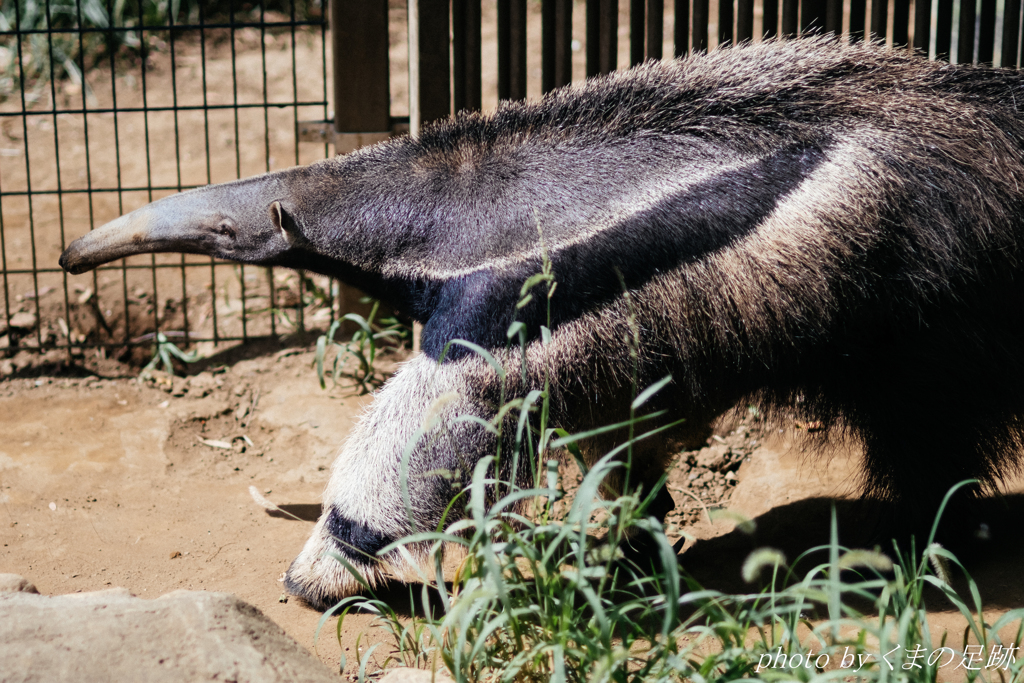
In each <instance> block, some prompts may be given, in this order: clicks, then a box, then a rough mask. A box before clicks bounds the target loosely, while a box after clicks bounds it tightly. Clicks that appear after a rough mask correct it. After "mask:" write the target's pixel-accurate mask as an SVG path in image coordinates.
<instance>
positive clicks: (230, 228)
mask: <svg viewBox="0 0 1024 683" xmlns="http://www.w3.org/2000/svg"><path fill="white" fill-rule="evenodd" d="M217 234H218V235H224V236H226V237H234V236H235V226H234V225H232V224H231V221H227V220H225V221H221V222H220V223H218V224H217Z"/></svg>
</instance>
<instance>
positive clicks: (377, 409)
mask: <svg viewBox="0 0 1024 683" xmlns="http://www.w3.org/2000/svg"><path fill="white" fill-rule="evenodd" d="M1022 83H1024V79H1022V77H1021V76H1020V74H1019V73H1018V72H1016V71H1011V70H997V69H986V68H976V67H971V66H963V65H956V66H951V65H948V64H939V63H932V62H928V61H925V60H923V59H920V58H918V57H914V56H911V55H909V54H908V53H907V52H905V51H892V50H887V49H885V48H883V47H880V46H876V45H871V44H859V45H855V46H846V45H842V44H840V43H839V42H836V41H834V40H830V39H823V38H822V39H811V40H800V41H788V42H769V43H762V44H759V45H753V46H750V45H748V46H741V47H737V48H732V49H722V50H717V51H714V52H712V53H710V54H706V55H695V56H693V57H690V58H688V59H685V60H681V61H672V62H657V63H648V64H645V65H642V66H640V67H637V68H634V69H632V70H630V71H625V72H619V73H615V74H612V75H610V76H606V77H601V78H596V79H592V80H589V81H587V82H586V83H583V84H580V85H576V86H572V87H568V88H564V89H562V90H559V91H557V92H554V93H552V94H550V95H548V96H546V97H545V98H544V99H543V100H542V101H540V102H535V103H504V104H502V105H501V106H500V107H499V108H498V110H497V111H496V112H495V113H493V114H490V115H479V114H462V115H459V116H457V117H455V118H454V119H452V120H449V121H445V122H442V123H439V124H436V125H434V126H430V127H427V128H426V129H425V130H424V131H423V133H422V134H421V135H420V136H419V137H417V138H412V137H406V138H401V139H396V140H392V141H389V142H386V143H383V144H380V145H376V146H374V147H372V148H368V149H364V150H360V151H358V152H355V153H353V154H350V155H347V156H344V157H339V158H336V159H331V160H327V161H323V162H319V163H316V164H313V165H311V166H308V167H302V168H297V169H290V170H287V171H281V172H277V173H271V174H267V175H264V176H259V177H257V178H252V179H248V180H243V181H238V182H235V183H227V184H224V185H218V186H212V187H209V188H202V189H199V190H195V191H192V192H187V193H183V194H181V195H177V196H174V197H169V198H167V199H163V200H160V201H158V202H155V203H154V204H152V205H149V206H147V207H143V208H142V209H139V210H138V211H136V212H133V213H132V214H129V215H127V216H124V217H122V218H120V219H118V220H117V221H114V222H113V223H111V224H108V226H105V227H103V228H100V229H99V230H97V231H95V232H93V233H90V234H89V235H87V236H86V237H84V238H82V239H81V240H79V241H76V242H75V243H73V244H72V245H71V246H70V247H69V248H68V250H67V251H66V252H65V254H64V255H63V256H62V258H61V264H62V265H63V266H64V267H65V268H67V269H68V270H69V271H70V272H82V271H83V270H87V269H90V268H92V267H95V266H96V265H98V264H99V263H102V262H106V261H109V260H111V259H113V258H118V257H120V256H125V255H128V254H132V253H142V252H149V251H194V252H199V253H209V254H213V255H216V256H219V257H222V258H228V259H233V260H237V261H242V262H247V263H261V264H265V265H283V266H289V267H295V268H304V269H307V270H313V271H316V272H320V273H324V274H327V275H332V276H335V277H338V278H340V279H342V280H345V281H347V282H350V283H352V284H355V285H357V286H360V287H362V288H364V289H365V290H366V291H368V292H369V293H371V294H373V295H376V296H378V297H382V298H385V299H387V300H389V301H390V302H391V303H392V304H393V305H395V306H396V307H397V308H398V309H399V310H400V311H402V312H404V313H406V314H408V315H410V316H411V317H413V318H414V319H416V320H419V321H420V322H422V323H423V324H424V337H423V338H424V350H425V354H423V355H420V356H417V357H414V358H413V359H412V360H410V361H409V362H408V363H407V364H406V365H405V366H403V367H402V368H401V369H400V370H399V372H398V373H397V374H396V376H395V377H394V378H392V379H391V380H389V381H388V382H387V383H386V384H385V386H384V387H383V388H382V390H381V391H380V392H379V394H378V395H377V397H376V399H375V401H374V403H373V404H372V405H371V407H370V408H369V410H368V412H367V414H366V415H365V416H364V418H363V420H362V422H361V423H360V424H359V425H358V427H357V428H356V429H355V430H354V432H353V434H352V436H351V437H350V438H349V440H348V442H347V443H346V445H345V447H344V449H343V451H342V453H341V455H340V456H339V457H338V459H337V461H336V462H335V465H334V469H333V471H332V476H331V480H330V483H329V484H328V487H327V490H326V492H325V495H324V515H323V516H322V518H321V519H320V521H319V522H318V523H317V526H316V528H315V529H314V532H313V535H312V537H311V538H310V540H309V541H308V543H307V544H306V546H305V548H304V549H303V551H302V553H301V554H300V555H299V557H298V558H297V559H296V560H295V562H294V563H293V564H292V567H291V569H290V570H289V572H288V580H287V584H288V586H289V589H290V590H292V591H293V592H295V593H297V594H299V595H301V596H303V597H305V598H306V599H307V600H309V601H310V603H312V604H314V605H317V606H320V607H323V606H327V605H329V604H331V603H332V601H333V600H335V599H337V598H339V597H342V596H344V595H347V594H349V593H351V592H353V591H356V590H358V585H357V584H356V583H355V581H353V580H352V579H351V577H349V576H348V574H347V572H346V570H344V569H343V568H342V567H341V565H340V564H339V563H337V562H336V561H334V560H332V559H330V558H325V555H324V554H325V553H326V552H328V551H337V552H341V553H343V554H344V555H346V556H348V557H349V559H350V561H351V562H352V563H353V564H355V565H356V566H357V567H358V568H359V569H360V570H362V571H363V572H364V573H366V574H367V575H368V576H369V577H370V579H371V580H372V581H376V580H378V579H381V578H383V577H385V576H387V575H389V574H393V575H398V576H405V577H409V576H412V575H413V574H412V572H413V571H414V568H415V565H416V563H417V562H419V561H421V560H422V557H412V560H411V561H409V560H406V559H402V558H401V557H400V556H399V555H398V554H396V553H391V554H390V555H388V556H387V557H384V558H381V560H380V561H376V562H375V561H371V560H368V559H367V558H366V556H365V554H364V553H367V552H369V553H370V554H372V553H373V552H374V551H375V550H376V549H379V548H380V547H383V545H384V544H386V543H387V542H388V541H390V540H392V539H395V538H398V537H401V536H402V535H404V534H407V533H408V532H409V531H411V530H412V528H413V525H412V524H411V523H410V521H409V519H408V516H407V514H406V507H405V502H404V501H403V499H402V495H401V485H400V471H401V461H402V457H403V454H404V453H405V450H406V444H407V443H408V442H409V440H410V439H411V438H413V437H414V435H416V434H417V433H419V431H418V430H425V434H424V435H423V436H421V437H420V439H419V441H418V442H417V445H416V447H415V448H413V449H412V451H411V452H410V456H409V470H408V472H409V478H408V481H409V487H410V503H411V505H412V508H413V510H414V519H415V523H416V524H415V525H416V528H418V529H428V528H432V527H434V526H436V524H437V523H438V521H439V520H440V519H441V515H442V512H443V510H444V509H445V506H446V505H447V504H448V502H449V501H450V500H451V498H452V497H453V496H454V495H455V493H456V492H457V491H458V490H459V487H460V486H461V484H462V480H460V479H459V478H458V477H456V478H455V479H454V480H453V479H452V478H451V477H445V476H442V475H441V474H439V472H441V471H449V472H451V471H456V472H460V473H461V476H462V477H465V476H467V474H468V472H471V471H472V465H473V464H474V463H475V462H476V461H477V460H479V458H480V457H482V456H484V455H486V454H488V453H491V452H493V447H494V443H493V438H492V437H491V436H489V435H488V433H487V431H486V430H484V429H482V428H480V427H479V426H476V425H475V423H472V422H466V421H459V420H458V419H457V418H458V416H460V415H464V414H470V415H476V416H478V417H482V418H485V419H489V418H490V417H492V416H493V415H494V411H495V410H496V408H497V405H496V403H497V401H498V399H499V396H500V391H499V381H498V379H497V376H496V375H495V374H494V372H493V371H492V370H491V369H490V368H489V366H488V365H487V364H486V363H485V362H484V361H483V360H482V359H481V358H479V357H478V356H476V355H474V354H472V353H469V352H466V351H465V350H464V347H454V350H453V351H452V352H450V353H449V355H448V356H447V357H446V358H445V359H444V361H443V362H441V363H438V362H437V360H436V359H437V358H439V357H440V355H441V351H442V349H443V348H444V347H445V345H446V344H447V343H448V342H449V341H451V340H452V339H467V340H469V341H472V342H475V343H477V344H479V345H481V346H484V347H485V348H488V349H489V350H491V351H492V352H493V353H495V354H496V355H497V357H498V358H499V360H501V361H502V363H503V364H504V365H505V367H506V368H508V369H509V372H508V377H509V378H510V379H509V381H510V385H509V386H508V387H507V392H506V396H507V397H508V398H511V397H515V396H524V395H525V394H526V392H527V391H529V390H531V389H537V388H541V387H542V386H543V380H544V378H545V377H546V378H547V379H549V380H550V382H551V398H552V408H553V420H554V422H555V423H556V424H560V425H562V426H564V427H566V428H567V429H570V430H576V429H583V428H586V427H589V426H594V425H597V424H602V423H604V422H606V421H612V420H620V419H622V418H624V417H625V416H626V414H627V413H628V406H629V403H630V400H631V399H632V396H633V385H632V383H633V374H634V370H635V371H636V374H637V378H638V384H639V385H640V386H641V387H642V386H646V385H648V384H650V383H652V382H655V381H657V380H659V379H661V378H662V377H664V376H665V375H668V374H671V375H672V377H673V382H672V383H671V384H670V385H669V386H668V387H666V388H665V389H664V390H663V391H662V392H660V393H659V394H658V396H657V398H656V399H655V401H653V402H652V404H651V405H650V406H649V407H650V408H667V409H668V410H669V411H670V413H671V415H673V416H678V417H685V418H687V419H688V420H689V422H688V424H702V423H704V422H706V421H707V420H709V419H711V418H713V417H714V416H715V415H718V414H720V413H722V412H723V411H726V410H728V409H729V408H730V407H731V406H733V405H734V404H735V403H736V402H737V401H739V400H752V401H757V402H758V403H759V404H760V405H761V406H762V407H763V408H765V409H766V410H767V411H768V412H769V413H771V411H772V410H779V409H785V410H798V411H799V412H801V413H802V414H805V415H807V416H808V417H809V418H812V419H817V420H821V421H822V422H824V423H825V424H826V425H828V426H829V427H831V428H833V429H834V430H835V431H842V430H846V431H847V432H849V433H852V434H854V435H856V436H858V437H859V438H860V439H861V440H862V441H863V443H864V446H865V480H866V485H867V489H868V491H869V492H870V493H871V494H873V495H876V496H878V497H881V498H884V499H888V500H891V501H894V502H896V503H898V504H900V505H902V506H903V509H905V510H909V511H912V512H913V513H916V514H919V515H923V516H925V517H929V518H930V515H931V514H932V512H933V510H934V508H935V506H936V504H937V502H938V500H939V499H940V498H941V496H942V495H943V493H944V492H945V491H946V490H947V488H948V487H949V486H950V485H952V484H954V483H956V482H958V481H960V480H962V479H966V478H970V477H977V478H979V479H980V480H981V481H982V482H983V484H984V485H985V486H987V487H993V486H995V485H996V484H997V482H998V481H999V480H1000V478H1001V477H1003V476H1004V475H1006V474H1008V473H1013V472H1017V471H1018V470H1019V469H1020V464H1021V458H1020V446H1021V440H1022V439H1021V437H1022V425H1021V422H1020V419H1021V418H1020V416H1021V415H1022V413H1024V393H1022V392H1021V391H1020V389H1019V387H1020V386H1021V385H1022V381H1024V348H1022V347H1024V341H1022V340H1024V289H1022V274H1021V271H1020V267H1019V261H1020V258H1021V253H1020V251H1021V245H1022V231H1024V219H1022V212H1021V208H1022V206H1021V204H1022V201H1024V193H1022V187H1024V186H1022V182H1021V181H1022V180H1024V166H1022V140H1024V120H1022V116H1021V114H1020V112H1019V110H1018V106H1017V102H1018V100H1020V99H1021V97H1022V95H1024V91H1022ZM545 258H548V259H550V262H551V265H552V268H553V274H554V278H555V281H556V282H557V283H558V284H557V288H556V290H555V291H554V294H553V296H552V297H551V298H550V300H548V299H547V298H546V297H545V296H544V292H545V291H546V290H544V289H543V288H541V289H539V290H537V292H536V294H537V295H536V296H535V297H534V300H533V301H532V302H531V303H530V304H529V305H527V306H526V307H524V308H521V309H517V308H516V303H517V301H518V300H519V297H520V287H521V285H522V284H523V282H524V281H525V280H526V278H527V277H529V276H530V275H533V274H534V273H536V272H538V271H539V270H540V268H541V265H542V262H543V260H544V259H545ZM623 285H625V287H626V290H627V291H628V297H626V296H624V293H623V289H622V287H623ZM549 302H550V306H551V308H550V315H551V328H552V336H551V341H550V343H549V344H547V345H543V344H542V343H541V341H540V337H539V335H540V329H541V325H542V324H543V323H546V322H547V315H548V308H547V304H548V303H549ZM516 319H519V320H522V321H523V322H524V323H525V325H526V328H525V329H526V335H527V341H528V344H527V347H526V353H527V357H528V361H529V368H530V370H529V372H528V373H527V377H526V380H525V381H522V379H521V378H520V377H519V373H518V371H517V368H518V367H519V363H520V360H521V359H520V357H519V351H518V350H517V349H516V348H514V347H513V348H511V349H506V331H507V329H508V326H509V324H510V323H511V322H512V321H513V320H516ZM631 320H632V321H633V322H630V321H631ZM634 331H638V334H639V340H640V345H639V349H638V355H637V357H636V358H635V359H634V358H633V356H632V355H631V345H630V344H629V343H628V340H629V339H630V338H632V335H633V332H634ZM618 438H619V439H621V438H622V436H621V435H619V436H618ZM601 445H602V444H594V445H592V446H593V447H592V448H591V449H590V453H591V457H596V455H597V454H599V453H600V452H601V448H600V446H601ZM645 448H646V450H645V451H643V457H642V460H641V463H640V464H639V465H638V466H639V467H640V468H641V469H642V470H643V471H642V472H640V473H639V474H638V476H637V478H638V479H639V480H641V481H642V482H643V483H645V484H648V485H649V483H650V482H651V481H652V480H653V479H656V477H657V475H658V474H659V473H660V472H661V469H662V467H663V465H664V456H663V454H662V453H661V452H660V450H659V449H658V448H657V445H648V446H645ZM612 486H613V487H614V483H612ZM410 562H411V563H410Z"/></svg>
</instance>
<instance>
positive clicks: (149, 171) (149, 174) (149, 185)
mask: <svg viewBox="0 0 1024 683" xmlns="http://www.w3.org/2000/svg"><path fill="white" fill-rule="evenodd" d="M142 16H143V6H142V0H139V17H140V19H139V26H140V30H139V42H140V43H141V44H142V45H141V50H142V59H141V60H140V62H141V76H142V130H143V132H144V139H145V146H146V202H147V203H149V202H152V201H153V163H152V154H151V150H150V135H149V89H148V88H147V79H146V74H147V73H148V71H147V66H146V60H147V57H148V55H147V52H148V50H147V43H146V34H145V32H144V31H143V30H142V29H141V27H142V26H143V22H142V19H141V17H142ZM149 265H150V269H151V270H150V275H151V284H152V286H153V301H159V300H160V299H159V296H158V294H157V281H156V254H150V256H149ZM127 291H128V290H127V281H126V282H125V301H124V343H125V344H126V345H127V344H129V343H130V342H131V337H132V335H131V332H130V325H131V316H130V315H129V306H128V296H127ZM242 305H243V307H244V306H245V303H244V300H243V303H242ZM153 323H154V325H153V327H154V329H156V327H157V326H156V307H155V306H154V309H153Z"/></svg>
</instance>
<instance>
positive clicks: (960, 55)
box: [956, 0, 977, 64]
mask: <svg viewBox="0 0 1024 683" xmlns="http://www.w3.org/2000/svg"><path fill="white" fill-rule="evenodd" d="M976 18H977V11H976V8H975V5H974V0H960V31H959V35H958V36H957V41H956V61H958V62H959V63H961V64H971V63H972V62H973V61H974V24H975V20H976Z"/></svg>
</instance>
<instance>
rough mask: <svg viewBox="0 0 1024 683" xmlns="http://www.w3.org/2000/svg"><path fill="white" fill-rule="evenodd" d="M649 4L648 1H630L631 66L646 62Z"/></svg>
mask: <svg viewBox="0 0 1024 683" xmlns="http://www.w3.org/2000/svg"><path fill="white" fill-rule="evenodd" d="M646 15H647V3H646V0H629V65H630V66H636V65H637V64H640V63H642V62H643V61H644V55H645V53H646V50H645V49H644V47H645V46H644V38H646V37H647V31H646V26H647V21H646V19H647V16H646Z"/></svg>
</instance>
